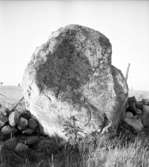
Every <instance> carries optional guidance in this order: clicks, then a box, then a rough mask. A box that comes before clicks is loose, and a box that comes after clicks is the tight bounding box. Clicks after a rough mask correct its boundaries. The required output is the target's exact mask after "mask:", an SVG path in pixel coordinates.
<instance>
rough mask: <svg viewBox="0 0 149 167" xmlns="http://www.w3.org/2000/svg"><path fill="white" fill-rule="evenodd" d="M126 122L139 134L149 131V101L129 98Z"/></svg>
mask: <svg viewBox="0 0 149 167" xmlns="http://www.w3.org/2000/svg"><path fill="white" fill-rule="evenodd" d="M124 121H125V122H126V123H127V124H128V125H130V126H131V127H133V128H134V129H135V130H136V131H137V132H141V131H143V130H148V129H149V99H142V100H140V101H137V100H136V98H135V97H134V96H133V97H129V98H128V102H127V108H126V114H125V119H124Z"/></svg>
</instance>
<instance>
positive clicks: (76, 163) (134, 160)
mask: <svg viewBox="0 0 149 167" xmlns="http://www.w3.org/2000/svg"><path fill="white" fill-rule="evenodd" d="M96 137H97V138H96V139H97V140H96V142H95V141H93V140H92V139H91V140H90V139H89V138H88V139H85V140H84V141H81V142H80V143H78V144H76V145H74V146H71V145H68V144H67V145H65V146H64V147H62V148H61V149H58V151H57V152H55V153H52V152H51V150H50V153H49V152H48V150H46V155H45V157H44V158H43V159H42V158H41V157H40V154H39V156H36V155H35V154H36V153H37V152H36V153H34V152H33V154H32V152H30V153H28V157H29V158H27V156H24V155H23V154H22V155H21V154H20V155H18V154H16V153H14V152H11V151H9V150H3V152H2V154H1V156H0V157H1V158H0V159H1V164H3V165H4V166H3V167H5V166H6V167H148V166H149V159H148V157H149V139H148V138H147V137H145V136H142V135H133V134H132V140H130V138H129V137H128V138H126V136H124V135H120V134H119V135H117V136H112V135H109V136H98V135H97V136H96ZM52 147H54V146H52ZM55 147H56V146H55ZM38 157H40V160H39V161H38V162H37V160H38V159H39V158H38ZM8 162H10V163H8ZM1 167H2V165H1Z"/></svg>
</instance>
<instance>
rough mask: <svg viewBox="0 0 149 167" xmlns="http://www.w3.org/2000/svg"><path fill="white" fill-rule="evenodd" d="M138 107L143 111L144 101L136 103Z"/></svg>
mask: <svg viewBox="0 0 149 167" xmlns="http://www.w3.org/2000/svg"><path fill="white" fill-rule="evenodd" d="M136 107H137V108H138V109H140V110H143V102H142V101H137V102H136Z"/></svg>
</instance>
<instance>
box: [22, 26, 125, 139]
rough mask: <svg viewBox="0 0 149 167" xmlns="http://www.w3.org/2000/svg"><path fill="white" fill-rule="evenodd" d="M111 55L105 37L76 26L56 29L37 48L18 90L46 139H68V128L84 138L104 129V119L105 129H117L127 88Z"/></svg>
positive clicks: (110, 48) (109, 44)
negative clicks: (106, 124) (44, 133)
mask: <svg viewBox="0 0 149 167" xmlns="http://www.w3.org/2000/svg"><path fill="white" fill-rule="evenodd" d="M111 55H112V46H111V43H110V41H109V40H108V39H107V38H106V37H105V36H104V35H103V34H101V33H100V32H98V31H95V30H93V29H90V28H87V27H83V26H79V25H68V26H66V27H64V28H61V29H59V30H58V31H56V32H55V33H53V34H52V35H51V37H50V39H49V40H48V41H47V42H46V43H44V44H43V45H42V46H41V47H39V48H37V50H36V51H35V52H34V54H33V56H32V59H31V61H30V62H29V64H28V66H27V68H26V70H25V73H24V77H23V82H22V87H23V92H24V97H25V101H26V107H27V109H29V110H30V112H31V113H32V114H33V115H34V116H35V117H36V118H37V119H38V121H39V122H40V123H41V125H42V126H43V128H44V131H45V132H46V133H47V134H48V135H49V136H52V135H55V134H57V135H58V136H60V137H63V138H65V139H67V138H68V132H67V131H68V129H69V128H68V127H69V125H70V127H73V128H74V129H77V130H78V131H77V133H80V135H82V136H84V135H86V134H90V133H92V132H93V131H96V130H99V129H101V130H102V128H104V124H105V117H106V118H107V120H108V126H107V127H109V126H112V127H114V128H116V127H117V125H118V123H119V121H120V119H121V118H122V117H123V110H124V109H125V103H126V101H127V95H128V87H127V83H126V81H125V79H124V77H123V75H122V73H121V71H120V70H118V69H117V68H115V67H114V66H112V64H111ZM67 126H68V127H67ZM69 132H70V131H69Z"/></svg>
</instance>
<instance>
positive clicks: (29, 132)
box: [22, 128, 34, 135]
mask: <svg viewBox="0 0 149 167" xmlns="http://www.w3.org/2000/svg"><path fill="white" fill-rule="evenodd" d="M33 132H34V130H33V129H29V128H28V129H25V130H23V131H22V133H23V134H25V135H31V134H32V133H33Z"/></svg>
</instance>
